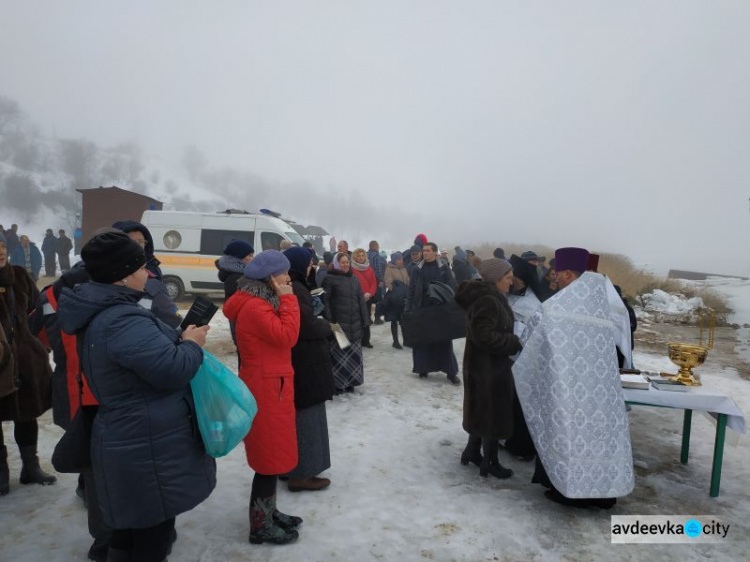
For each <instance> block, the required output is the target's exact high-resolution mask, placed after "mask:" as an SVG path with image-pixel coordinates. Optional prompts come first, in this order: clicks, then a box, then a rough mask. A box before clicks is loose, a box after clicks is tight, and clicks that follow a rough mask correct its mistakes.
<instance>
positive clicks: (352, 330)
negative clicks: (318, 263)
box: [323, 269, 370, 342]
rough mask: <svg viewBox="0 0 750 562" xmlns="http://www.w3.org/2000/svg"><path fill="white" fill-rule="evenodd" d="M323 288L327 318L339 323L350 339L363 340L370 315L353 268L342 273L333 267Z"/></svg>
mask: <svg viewBox="0 0 750 562" xmlns="http://www.w3.org/2000/svg"><path fill="white" fill-rule="evenodd" d="M323 289H324V290H325V293H323V303H324V304H325V306H326V308H325V311H324V315H325V318H326V320H328V321H329V322H335V323H337V324H339V326H341V329H342V330H343V331H344V333H345V334H346V337H347V338H349V341H353V342H354V341H359V340H361V339H362V336H363V334H364V327H365V326H369V325H370V315H369V314H368V313H367V304H366V302H365V296H364V295H363V294H362V288H361V287H360V285H359V281H357V278H356V277H354V275H352V272H351V270H349V271H347V272H346V273H342V272H341V271H339V270H338V269H332V270H331V271H329V272H328V275H326V278H325V279H324V280H323Z"/></svg>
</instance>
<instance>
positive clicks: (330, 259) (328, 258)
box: [323, 252, 333, 265]
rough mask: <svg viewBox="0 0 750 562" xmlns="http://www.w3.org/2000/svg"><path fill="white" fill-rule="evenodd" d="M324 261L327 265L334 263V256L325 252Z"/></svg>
mask: <svg viewBox="0 0 750 562" xmlns="http://www.w3.org/2000/svg"><path fill="white" fill-rule="evenodd" d="M323 261H324V262H325V264H326V265H331V263H333V254H332V253H331V252H323Z"/></svg>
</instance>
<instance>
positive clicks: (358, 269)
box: [352, 248, 378, 348]
mask: <svg viewBox="0 0 750 562" xmlns="http://www.w3.org/2000/svg"><path fill="white" fill-rule="evenodd" d="M352 273H353V274H354V276H355V277H356V278H357V280H358V281H359V286H360V287H362V293H363V294H364V295H365V302H366V303H367V315H368V317H370V316H372V305H373V304H375V293H376V292H377V290H378V280H377V279H376V277H375V270H374V269H373V267H372V266H371V265H370V260H368V259H367V252H365V250H364V249H363V248H357V249H356V250H354V252H353V253H352ZM362 347H369V348H372V344H371V343H370V326H369V325H367V326H365V329H364V335H363V336H362Z"/></svg>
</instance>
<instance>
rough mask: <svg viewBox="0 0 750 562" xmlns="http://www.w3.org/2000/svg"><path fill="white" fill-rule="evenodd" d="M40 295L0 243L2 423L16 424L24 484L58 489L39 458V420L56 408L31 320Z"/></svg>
mask: <svg viewBox="0 0 750 562" xmlns="http://www.w3.org/2000/svg"><path fill="white" fill-rule="evenodd" d="M38 298H39V290H38V289H37V288H36V285H35V284H34V281H33V280H32V279H31V275H29V273H28V272H27V271H26V269H25V268H24V267H22V266H19V265H11V264H10V262H9V261H8V247H7V246H6V245H5V243H4V242H0V332H2V335H0V421H12V422H14V426H15V427H14V431H13V433H14V436H15V438H16V444H17V445H18V450H19V452H20V453H21V461H22V468H21V479H20V480H21V484H54V483H55V482H56V480H57V479H56V478H55V477H54V476H52V475H50V474H47V473H46V472H44V471H43V470H42V469H41V468H40V466H39V459H38V458H37V450H36V447H37V438H38V434H39V426H38V424H37V421H36V420H37V418H38V417H39V416H41V415H42V414H43V413H44V412H46V411H47V410H49V409H50V408H51V407H52V372H51V370H50V366H49V359H48V357H47V350H46V349H45V347H44V345H43V344H42V342H40V341H39V340H38V339H36V338H35V337H34V336H32V335H31V332H30V331H29V325H28V315H29V313H30V312H31V311H32V310H33V309H34V307H35V306H36V301H37V299H38ZM9 491H10V469H9V467H8V449H7V447H6V446H5V442H4V436H3V431H2V426H0V496H2V495H5V494H7V493H8V492H9Z"/></svg>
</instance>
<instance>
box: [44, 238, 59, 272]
mask: <svg viewBox="0 0 750 562" xmlns="http://www.w3.org/2000/svg"><path fill="white" fill-rule="evenodd" d="M56 248H57V237H56V236H55V234H54V233H53V232H52V229H51V228H48V229H47V234H45V236H44V241H43V242H42V255H43V256H44V275H45V276H47V277H54V276H55V273H57V271H56V269H57V267H56V263H55V257H56V256H57V250H56Z"/></svg>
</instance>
